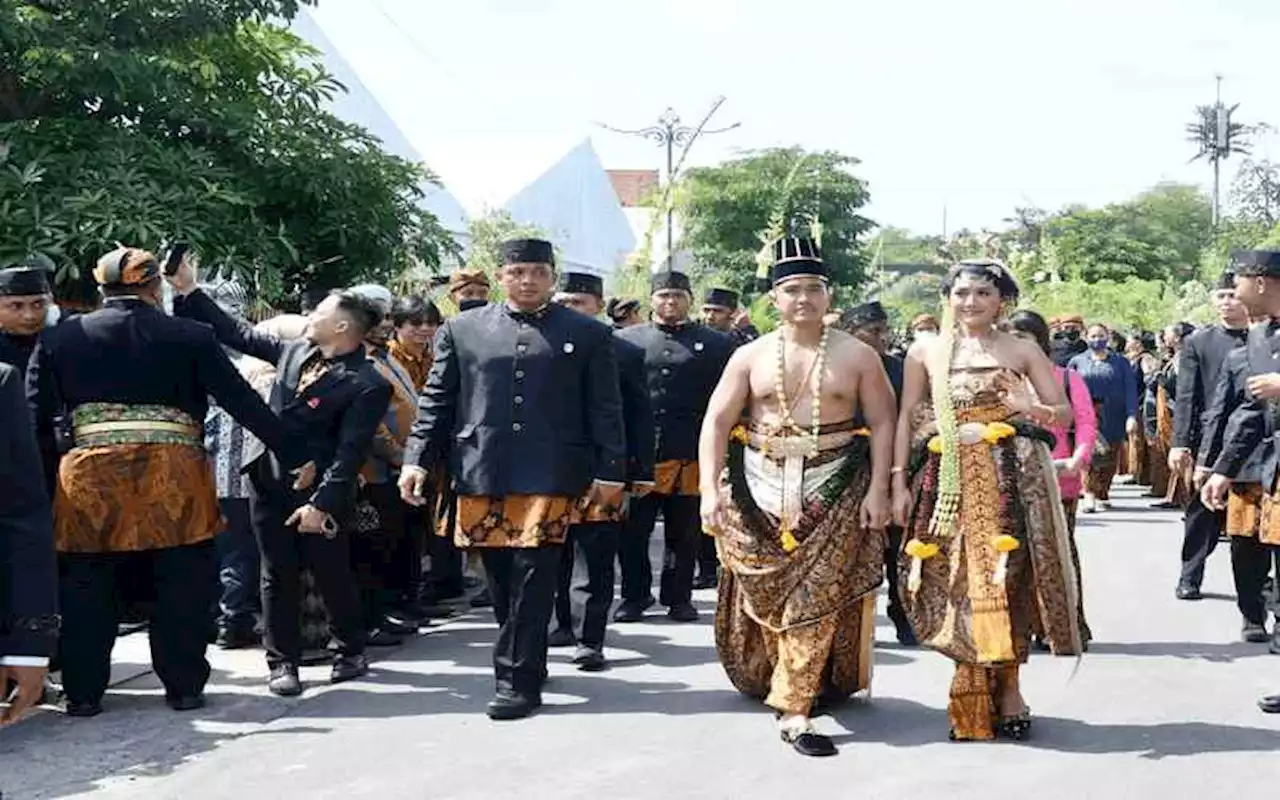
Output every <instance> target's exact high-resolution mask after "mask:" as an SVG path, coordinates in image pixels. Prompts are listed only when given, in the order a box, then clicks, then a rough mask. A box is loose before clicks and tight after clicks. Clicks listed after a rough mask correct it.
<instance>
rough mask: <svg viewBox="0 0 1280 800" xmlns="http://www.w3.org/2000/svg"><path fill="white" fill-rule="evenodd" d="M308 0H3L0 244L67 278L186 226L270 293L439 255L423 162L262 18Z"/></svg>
mask: <svg viewBox="0 0 1280 800" xmlns="http://www.w3.org/2000/svg"><path fill="white" fill-rule="evenodd" d="M310 2H311V0H112V2H109V3H107V2H98V1H97V0H60V1H59V2H53V1H52V0H46V1H45V2H34V1H33V0H0V143H3V145H2V146H0V257H3V258H8V257H13V256H16V255H22V254H25V253H28V252H42V253H45V254H48V255H49V256H50V257H51V258H53V259H54V261H55V262H56V263H57V264H58V266H59V272H58V278H59V280H60V281H66V280H72V279H75V278H76V277H78V276H80V275H81V274H82V273H84V272H86V271H87V268H88V267H89V266H91V265H92V264H93V263H94V261H95V260H96V258H97V257H98V256H99V255H100V254H102V253H103V252H105V251H106V250H109V249H111V248H112V247H114V244H115V242H117V241H120V242H125V243H128V244H132V245H138V246H143V247H152V248H154V247H157V246H158V245H159V243H160V242H161V241H162V240H163V239H165V238H183V239H188V240H190V241H192V242H193V243H194V245H195V246H196V248H197V250H198V251H199V252H200V254H201V256H202V259H203V261H204V263H205V265H206V268H207V267H208V266H209V265H215V266H216V267H217V268H219V269H222V270H226V271H229V272H231V273H235V274H238V275H240V276H241V277H242V278H245V279H247V280H248V281H249V282H250V284H251V285H256V286H257V287H258V289H259V292H260V294H262V295H263V296H265V297H266V298H268V299H271V300H280V299H282V298H288V297H290V296H293V295H295V292H296V289H298V288H299V287H302V286H307V285H322V286H340V285H343V284H346V283H350V282H352V281H354V280H356V279H361V278H370V279H377V280H383V281H389V280H391V279H392V278H393V277H394V276H395V275H396V274H398V273H400V272H401V271H402V270H404V269H405V268H407V267H409V266H411V265H415V264H418V265H427V266H434V265H436V264H438V263H439V261H440V259H441V256H442V254H443V252H444V251H445V250H447V249H448V248H450V247H451V246H452V241H451V239H450V237H449V236H448V234H447V232H445V231H444V230H443V229H442V228H441V227H440V225H439V224H438V222H437V220H436V219H435V218H434V217H433V216H432V215H431V214H429V213H428V212H426V211H425V210H423V209H422V208H421V207H420V205H419V200H420V197H421V192H420V185H421V184H422V183H423V182H424V181H427V180H429V179H430V176H429V175H428V174H427V173H426V172H425V171H424V170H423V169H422V168H421V167H420V166H418V165H415V164H411V163H409V162H407V161H404V160H403V159H400V158H397V157H395V156H392V155H389V154H387V153H386V152H384V151H383V150H382V149H381V147H380V143H379V142H378V141H377V140H376V139H375V138H374V137H373V136H372V135H370V134H369V133H368V132H367V131H365V130H364V129H362V128H360V127H358V126H354V125H350V124H347V123H345V122H343V121H341V120H339V119H338V118H337V117H335V116H334V115H333V114H331V113H330V112H329V111H328V110H327V109H328V105H329V102H330V100H331V99H332V98H333V97H334V96H335V95H336V93H338V92H340V91H344V89H343V87H342V86H341V85H340V84H339V83H338V82H337V81H336V80H335V79H334V78H333V77H332V76H331V75H329V74H328V73H326V72H325V71H324V69H323V68H322V67H321V65H320V63H319V58H318V56H319V54H318V53H317V51H315V50H314V49H313V48H311V47H310V46H309V45H307V44H306V43H305V42H303V41H302V40H301V39H299V38H298V37H296V36H295V35H293V34H292V33H291V32H290V31H288V30H287V29H286V28H283V27H281V26H280V25H279V24H276V23H275V22H273V21H274V20H288V19H291V18H292V17H293V16H294V15H295V14H296V13H298V10H299V7H300V5H302V4H309V3H310Z"/></svg>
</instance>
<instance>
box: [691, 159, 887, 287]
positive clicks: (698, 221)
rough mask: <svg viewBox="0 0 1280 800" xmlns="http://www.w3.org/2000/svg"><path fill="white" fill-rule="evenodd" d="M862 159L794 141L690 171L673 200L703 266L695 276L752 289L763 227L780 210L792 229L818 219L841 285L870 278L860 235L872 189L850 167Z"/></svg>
mask: <svg viewBox="0 0 1280 800" xmlns="http://www.w3.org/2000/svg"><path fill="white" fill-rule="evenodd" d="M857 164H858V160H857V159H855V158H853V157H851V156H846V155H842V154H840V153H836V152H832V151H822V152H806V151H805V150H803V149H801V148H799V147H790V148H775V149H770V150H761V151H756V152H752V153H748V154H746V155H744V156H743V157H741V158H738V159H734V160H732V161H728V162H726V163H724V164H721V165H719V166H715V167H701V168H696V169H690V170H688V171H686V173H685V175H684V177H683V178H682V179H680V181H679V183H678V185H677V187H676V191H675V198H674V204H675V208H676V213H678V214H679V215H680V219H681V225H682V228H683V231H684V233H683V236H682V239H681V245H682V246H684V247H685V248H687V249H689V250H690V252H692V253H693V256H694V259H695V260H696V262H697V263H698V265H699V270H698V273H699V274H698V275H695V276H693V277H694V278H695V280H697V279H698V278H700V277H704V276H711V277H713V278H714V279H715V281H716V282H718V283H722V284H724V285H726V286H728V287H730V288H733V289H737V290H739V291H742V292H744V293H750V292H751V291H752V290H753V282H754V277H755V274H756V267H757V263H756V257H757V255H758V254H759V252H760V249H761V244H762V243H761V239H760V235H761V232H762V230H763V229H764V228H765V226H766V225H767V224H768V221H769V220H770V219H771V218H773V217H774V216H775V215H780V216H781V218H782V219H783V220H785V221H787V222H789V224H790V226H791V232H792V233H793V234H794V235H808V233H809V229H808V227H807V225H808V222H809V221H810V220H813V219H817V220H818V221H819V222H820V224H821V231H822V253H823V260H824V261H825V262H826V264H827V266H828V267H829V268H830V270H831V272H832V275H833V280H834V282H835V283H836V285H837V287H838V288H839V289H840V290H841V291H842V292H848V291H850V290H852V289H854V288H856V287H857V286H859V285H860V284H861V283H862V282H863V280H864V279H865V278H866V256H865V249H864V247H863V245H862V242H861V239H862V237H863V236H864V234H866V233H867V232H868V231H869V230H870V229H871V227H872V225H873V223H872V222H871V220H869V219H867V218H866V217H863V216H862V215H861V214H859V211H860V209H861V208H862V207H863V206H865V205H866V203H867V201H868V199H869V194H868V191H867V186H866V184H865V183H864V182H863V181H862V180H860V179H859V178H857V177H856V176H855V175H854V174H853V173H852V172H851V170H852V169H853V168H854V167H855V166H857ZM797 165H798V166H797ZM788 177H791V180H790V182H789V183H788Z"/></svg>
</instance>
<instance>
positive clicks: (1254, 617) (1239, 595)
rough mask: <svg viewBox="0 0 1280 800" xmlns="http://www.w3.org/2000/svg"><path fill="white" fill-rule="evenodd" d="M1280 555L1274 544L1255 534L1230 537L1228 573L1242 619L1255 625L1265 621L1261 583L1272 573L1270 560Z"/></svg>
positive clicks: (1265, 605) (1265, 614)
mask: <svg viewBox="0 0 1280 800" xmlns="http://www.w3.org/2000/svg"><path fill="white" fill-rule="evenodd" d="M1277 559H1280V552H1277V549H1276V548H1275V547H1272V546H1271V545H1266V544H1263V543H1262V542H1261V541H1259V540H1258V538H1257V537H1247V538H1246V537H1244V536H1232V537H1231V574H1232V577H1234V578H1235V584H1236V607H1237V608H1239V609H1240V616H1242V617H1244V619H1245V621H1247V622H1251V623H1254V624H1257V625H1262V624H1265V623H1266V621H1267V604H1266V598H1265V597H1264V596H1263V594H1262V588H1263V584H1264V583H1265V582H1266V580H1267V576H1268V575H1270V574H1271V565H1272V562H1273V561H1276V560H1277Z"/></svg>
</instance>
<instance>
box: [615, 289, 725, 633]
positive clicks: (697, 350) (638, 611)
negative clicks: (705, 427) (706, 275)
mask: <svg viewBox="0 0 1280 800" xmlns="http://www.w3.org/2000/svg"><path fill="white" fill-rule="evenodd" d="M651 285H652V294H651V296H650V301H651V302H650V305H651V306H652V308H653V322H649V323H646V324H643V325H634V326H632V327H630V328H627V329H625V330H623V331H621V332H620V333H619V334H618V335H619V336H621V337H622V339H623V340H624V341H626V342H630V343H631V344H634V345H636V346H638V347H640V348H641V349H643V350H644V354H645V373H646V379H647V382H648V385H649V399H650V402H651V403H652V405H653V419H654V429H655V431H656V434H655V454H654V468H653V472H654V491H653V492H652V493H651V494H648V495H646V496H644V497H641V498H637V499H635V500H633V502H632V503H631V509H630V513H629V515H628V517H627V522H626V527H625V530H624V532H623V536H622V545H621V546H620V547H619V549H618V561H619V564H620V565H621V567H622V604H621V605H619V606H618V610H617V611H616V612H615V613H614V616H613V618H614V620H615V621H617V622H639V621H640V620H641V619H642V618H643V617H644V612H645V610H646V609H648V608H649V607H650V606H652V605H653V595H652V593H651V590H652V586H653V568H652V566H651V565H650V563H649V536H650V534H652V533H653V527H654V523H655V521H656V520H657V516H658V512H659V510H661V512H662V522H663V530H664V538H665V540H666V548H665V550H666V552H665V554H664V556H663V562H662V583H661V589H660V592H659V600H660V601H661V602H662V604H663V605H665V606H666V607H667V616H668V617H670V618H671V619H673V620H675V621H676V622H696V621H697V619H698V611H697V609H695V608H694V607H693V602H692V600H693V573H694V566H695V563H696V561H697V558H698V553H699V548H700V545H701V542H702V538H703V534H702V525H701V522H700V520H699V518H698V504H699V494H698V490H699V480H698V478H699V476H698V435H699V433H700V432H701V429H702V417H703V415H704V414H706V411H707V403H708V402H709V401H710V399H711V393H712V392H713V391H715V388H716V383H717V382H719V380H720V373H722V372H724V367H725V364H727V363H728V362H729V356H730V355H732V353H733V350H734V348H735V344H734V342H733V340H732V339H731V338H730V337H729V336H728V335H726V334H723V333H721V332H719V331H716V330H712V329H711V328H708V327H707V326H706V325H702V324H699V323H697V322H694V321H693V320H691V319H690V318H689V307H690V305H691V304H692V302H693V294H692V292H691V290H690V286H689V278H688V277H687V276H686V275H684V274H683V273H680V272H660V273H657V274H655V275H654V276H653V279H652V282H651Z"/></svg>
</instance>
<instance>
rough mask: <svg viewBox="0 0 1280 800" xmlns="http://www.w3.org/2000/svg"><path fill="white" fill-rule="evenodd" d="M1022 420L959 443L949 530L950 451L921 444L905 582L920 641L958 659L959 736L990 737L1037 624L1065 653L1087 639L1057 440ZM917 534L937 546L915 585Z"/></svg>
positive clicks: (980, 414) (987, 415) (903, 560)
mask: <svg viewBox="0 0 1280 800" xmlns="http://www.w3.org/2000/svg"><path fill="white" fill-rule="evenodd" d="M1003 413H1004V414H1007V412H1003ZM1001 415H1002V410H1001V409H998V408H997V409H988V408H970V409H964V410H962V411H960V412H959V413H958V415H957V416H958V417H959V421H960V422H961V423H962V424H978V425H986V424H990V423H992V422H996V421H999V420H1000V419H1001ZM1015 431H1016V432H1015V433H1014V434H1013V435H1006V436H1004V437H1003V438H999V439H998V440H997V441H995V443H991V442H990V441H987V440H979V441H977V442H976V443H973V444H967V445H961V446H960V448H959V458H960V473H961V475H960V478H961V481H960V485H961V486H962V487H963V493H962V495H961V497H960V505H959V511H958V515H957V519H956V524H955V526H954V528H953V530H952V531H951V532H950V534H949V535H947V537H946V538H939V537H938V536H937V535H936V534H935V531H934V528H933V525H932V521H933V517H934V508H935V506H936V504H937V500H938V471H939V466H940V463H941V459H940V456H939V455H938V454H937V453H935V452H932V451H930V450H929V448H927V447H925V444H926V442H927V440H922V441H921V442H920V443H919V446H918V448H917V450H916V454H917V455H916V463H917V464H918V468H917V470H916V471H915V473H914V475H913V478H912V486H913V488H914V492H915V497H916V505H915V508H914V510H913V513H912V518H911V523H910V525H909V527H908V534H909V535H908V536H904V537H903V538H904V546H903V551H902V553H901V554H900V559H899V575H900V577H899V583H898V585H899V586H901V587H904V589H903V604H904V606H905V608H906V612H907V617H908V619H909V620H910V622H911V626H912V628H913V629H914V630H915V632H916V635H917V636H918V637H919V639H920V642H921V643H922V644H924V645H925V646H927V647H930V648H932V649H934V650H937V651H938V652H940V653H942V654H943V655H946V656H947V657H949V658H951V659H952V660H953V661H955V662H957V665H958V667H959V669H958V670H957V675H956V681H955V682H954V683H953V687H952V702H951V706H950V713H951V723H952V728H953V730H954V731H955V733H956V735H957V736H958V737H959V738H965V739H987V738H991V736H992V735H993V731H994V727H995V719H994V710H995V698H994V696H993V694H992V692H993V690H994V688H995V687H996V685H997V683H998V679H999V677H1000V676H1001V675H1005V674H1006V673H1007V677H1010V678H1011V679H1014V680H1016V675H1017V666H1018V665H1019V664H1021V663H1023V662H1025V661H1026V659H1027V655H1028V652H1029V650H1030V641H1031V637H1032V634H1033V633H1036V632H1038V633H1039V634H1040V635H1041V636H1042V637H1043V638H1044V640H1045V641H1046V642H1047V643H1048V644H1049V645H1050V647H1051V649H1052V650H1053V652H1054V653H1057V654H1059V655H1074V654H1078V653H1080V652H1081V650H1082V648H1083V641H1082V634H1081V626H1080V619H1079V611H1080V602H1079V597H1078V591H1079V588H1078V587H1079V585H1078V583H1077V580H1076V571H1075V566H1074V563H1073V558H1072V552H1071V541H1070V537H1069V535H1068V532H1067V520H1066V516H1065V514H1064V513H1063V511H1064V510H1063V506H1062V501H1061V497H1060V495H1059V492H1058V482H1057V477H1056V475H1055V473H1054V470H1053V462H1052V459H1051V457H1050V455H1049V447H1048V444H1047V443H1046V441H1045V440H1044V439H1043V438H1042V432H1039V431H1037V430H1035V429H1034V428H1031V427H1030V426H1025V425H1018V426H1016V428H1015ZM1003 536H1012V537H1013V538H1014V539H1016V540H1017V543H1018V547H1017V548H1016V549H1014V550H1012V551H1011V552H1009V553H1008V556H1007V563H1006V567H1005V570H1004V580H1003V581H1001V582H999V583H997V582H995V578H996V576H997V575H998V574H999V564H1000V561H1001V555H1000V552H999V551H998V550H997V548H996V546H995V544H996V539H997V537H1003ZM912 541H919V542H921V543H923V544H933V545H936V546H937V548H938V550H937V553H936V555H933V556H931V557H929V558H926V559H922V560H921V563H920V565H919V570H920V584H919V587H918V588H917V589H915V590H914V591H913V590H912V589H911V588H910V585H911V584H910V573H911V570H912V566H913V561H914V559H913V557H912V556H910V555H908V553H907V548H908V546H909V545H910V544H911V542H912ZM1010 669H1012V671H1011V672H1010V671H1009V670H1010ZM988 679H990V680H988ZM984 709H986V710H987V711H988V712H989V713H987V712H983V710H984ZM979 712H983V713H979Z"/></svg>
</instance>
